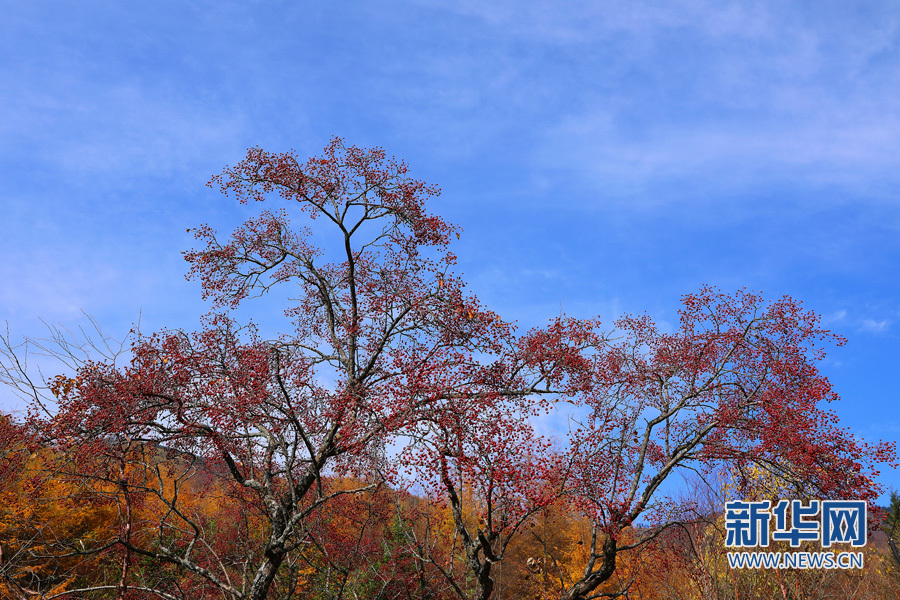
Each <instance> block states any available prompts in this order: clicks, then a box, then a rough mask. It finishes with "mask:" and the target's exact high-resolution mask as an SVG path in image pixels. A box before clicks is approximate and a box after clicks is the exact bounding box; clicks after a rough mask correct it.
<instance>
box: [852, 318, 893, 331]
mask: <svg viewBox="0 0 900 600" xmlns="http://www.w3.org/2000/svg"><path fill="white" fill-rule="evenodd" d="M890 324H891V322H890V320H888V319H883V320H881V321H876V320H875V319H863V321H862V325H861V326H860V328H859V330H860V331H865V332H867V333H883V332H885V331H887V329H888V326H889V325H890Z"/></svg>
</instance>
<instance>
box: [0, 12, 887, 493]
mask: <svg viewBox="0 0 900 600" xmlns="http://www.w3.org/2000/svg"><path fill="white" fill-rule="evenodd" d="M3 13H4V14H3V18H2V19H0V252H2V257H3V258H2V261H0V280H2V281H3V285H2V286H0V320H6V321H8V323H9V327H10V333H11V334H13V336H17V335H40V334H41V332H42V330H41V325H40V321H39V318H43V319H44V320H46V321H48V322H50V323H59V324H62V325H64V326H68V327H77V326H78V325H80V324H83V323H84V318H83V316H82V315H81V312H80V311H82V310H83V311H85V312H87V313H89V314H91V315H93V316H95V317H96V318H97V319H98V320H99V321H100V323H101V324H102V325H103V327H104V329H105V330H106V331H108V332H109V333H111V334H114V335H119V336H121V335H122V334H124V333H125V332H127V331H128V329H129V328H130V326H131V324H132V323H133V322H135V321H136V320H137V318H138V315H139V314H140V315H141V318H142V323H143V328H144V330H145V331H150V330H154V329H158V328H161V327H183V328H188V329H190V328H194V327H196V326H197V324H198V317H199V315H201V314H203V312H205V310H206V305H205V304H204V303H203V302H202V301H201V300H200V297H199V296H200V294H199V289H198V286H197V285H196V284H195V283H188V282H186V281H185V280H184V278H183V275H184V273H185V272H186V269H185V267H186V263H184V261H183V259H182V258H181V252H182V251H183V250H186V249H189V248H191V247H192V246H193V239H192V237H191V236H190V235H189V234H188V233H186V229H187V228H190V227H195V226H197V225H198V224H200V223H204V222H209V223H210V224H211V225H213V226H214V227H216V228H218V229H220V230H229V229H230V228H231V227H233V226H235V225H236V224H238V223H239V222H240V221H242V220H243V219H244V218H246V217H247V216H248V215H249V212H248V209H244V208H241V207H238V206H235V205H233V204H232V203H231V202H229V201H227V200H225V199H224V198H223V197H221V196H219V195H218V193H217V192H215V191H213V190H210V189H208V188H207V187H205V183H206V181H207V180H208V179H209V177H210V176H211V175H212V174H214V173H217V172H219V171H221V169H222V168H223V167H224V166H225V165H227V164H233V163H235V162H237V161H238V160H240V158H241V157H242V155H243V153H244V151H245V149H246V148H247V147H249V146H255V145H259V146H261V147H263V148H265V149H267V150H273V151H282V150H287V149H290V148H293V149H295V150H296V151H297V152H298V153H299V154H301V155H304V156H305V155H311V154H316V153H318V152H319V151H320V150H321V148H322V147H323V146H324V145H325V144H326V143H327V141H328V139H329V138H330V137H331V136H333V135H339V136H343V137H345V138H346V139H347V141H348V142H349V143H351V144H356V145H362V146H372V145H379V146H383V147H384V148H385V149H386V150H387V151H388V153H390V154H394V155H396V156H398V157H400V158H403V159H405V160H406V161H407V162H408V163H409V164H410V165H411V167H412V172H413V175H414V176H416V177H419V178H421V179H424V180H426V181H429V182H433V183H437V184H439V185H440V186H441V188H442V190H443V194H442V196H441V197H440V198H439V199H438V200H437V201H436V202H435V203H434V204H433V205H432V207H431V208H432V210H433V211H434V212H436V213H438V214H441V215H443V216H444V217H446V218H448V219H449V220H451V221H454V222H456V223H458V224H460V225H461V226H462V227H463V228H464V234H463V237H462V239H461V240H460V242H459V243H458V244H456V246H455V248H454V249H455V251H456V253H457V254H458V255H459V258H460V261H459V270H460V271H463V272H464V273H465V275H466V278H467V279H468V281H469V282H470V285H471V288H472V289H473V290H474V291H475V292H476V293H477V294H478V295H479V296H480V298H481V299H482V300H483V301H485V302H486V303H487V304H488V306H491V307H493V308H495V309H496V310H498V312H500V313H501V314H503V315H504V316H505V317H506V318H509V319H517V320H518V321H519V323H520V324H521V325H522V326H523V327H527V326H530V325H534V324H540V323H543V322H545V320H546V319H547V318H548V317H549V316H552V315H555V314H558V313H559V312H560V310H563V311H565V312H566V313H568V314H571V315H577V316H590V315H596V314H599V315H601V317H602V318H603V319H604V321H606V322H609V321H611V320H612V318H613V317H615V316H616V315H619V314H622V313H624V312H644V311H646V312H648V313H649V314H650V315H651V316H653V317H654V318H656V319H657V320H658V321H661V322H664V323H672V322H674V320H675V319H676V312H675V311H676V310H677V308H678V299H679V297H680V296H681V295H682V294H684V293H688V292H691V291H695V290H696V289H698V287H699V286H700V285H701V284H704V283H709V284H713V285H717V286H719V287H721V288H722V289H724V290H734V289H737V288H740V287H744V286H746V287H748V288H749V289H752V290H756V291H761V292H763V293H764V294H765V295H766V296H767V297H769V298H775V297H778V296H781V295H782V294H789V295H791V296H793V297H795V298H797V299H800V300H803V302H804V304H805V306H807V307H808V308H810V309H813V310H815V311H817V312H819V313H820V314H822V315H823V316H824V317H825V320H826V321H827V323H828V324H829V326H830V327H831V328H832V329H833V330H834V331H836V332H838V333H840V334H842V335H844V336H846V337H847V338H848V339H849V343H848V345H847V346H846V347H844V348H839V349H834V350H833V352H831V354H830V355H829V357H828V359H827V360H826V361H825V362H824V363H823V365H822V369H823V371H824V372H825V373H826V374H827V375H828V376H829V378H830V379H831V381H832V382H833V383H834V385H835V386H836V388H837V390H838V391H839V392H840V394H841V395H842V397H843V401H842V402H841V403H840V404H838V405H836V406H834V408H835V409H836V410H837V412H838V413H839V414H840V415H841V417H842V422H843V423H844V424H845V425H846V426H847V427H850V428H851V430H852V431H854V432H855V433H858V434H860V435H863V436H864V437H866V438H867V439H871V440H875V439H885V440H897V439H898V438H900V415H898V410H897V407H898V393H897V391H896V388H897V386H896V385H895V377H894V375H895V374H896V373H898V372H900V369H898V368H897V366H896V362H897V359H898V356H900V339H898V326H900V303H898V298H900V278H898V271H900V269H898V265H900V187H898V184H900V46H898V43H900V9H898V8H897V5H896V4H895V3H893V2H888V1H884V2H865V1H854V2H829V1H820V2H815V3H813V2H784V1H781V2H779V1H774V0H773V1H759V2H729V1H725V0H716V1H708V2H707V1H677V0H676V1H666V2H662V1H660V2H652V1H643V0H641V1H608V2H596V1H585V2H580V1H574V0H573V1H571V2H566V3H560V2H553V3H551V2H542V1H534V0H515V1H513V0H510V1H502V0H497V1H493V2H476V1H471V2H470V1H460V2H449V1H446V2H445V1H440V0H418V1H409V2H399V1H398V2H382V3H374V2H365V3H363V2H343V3H323V2H315V3H313V2H276V1H269V2H262V1H260V2H225V1H221V0H217V1H216V2H165V1H160V2H154V3H117V2H106V3H103V2H90V1H88V0H85V1H82V2H77V3H74V2H72V3H60V2H43V1H39V0H29V1H21V2H19V1H8V2H5V3H4V8H3ZM270 308H271V307H270ZM261 310H262V311H263V312H262V313H260V314H259V315H258V317H257V318H259V319H262V320H265V310H268V309H267V308H261ZM273 310H274V309H273ZM4 394H5V392H4ZM0 407H3V408H5V409H7V410H11V409H15V408H17V405H16V404H15V401H14V400H13V399H11V398H10V397H9V396H8V395H7V396H0ZM884 471H885V472H884V477H883V481H884V482H885V483H887V484H889V485H893V486H894V487H900V476H898V475H897V474H896V473H895V472H890V469H888V468H885V469H884Z"/></svg>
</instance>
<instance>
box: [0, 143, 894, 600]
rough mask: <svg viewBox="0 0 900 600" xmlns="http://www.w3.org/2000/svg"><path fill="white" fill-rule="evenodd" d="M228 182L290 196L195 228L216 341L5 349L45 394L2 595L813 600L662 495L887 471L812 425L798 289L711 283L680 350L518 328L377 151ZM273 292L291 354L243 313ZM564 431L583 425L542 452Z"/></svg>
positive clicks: (867, 489)
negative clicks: (244, 216)
mask: <svg viewBox="0 0 900 600" xmlns="http://www.w3.org/2000/svg"><path fill="white" fill-rule="evenodd" d="M211 185H214V186H218V187H219V188H220V189H221V191H222V192H223V193H224V194H225V195H226V196H231V197H234V198H235V199H237V200H238V201H239V202H241V203H248V202H251V201H252V202H254V203H255V202H266V203H268V204H271V203H279V205H278V206H277V207H276V208H273V209H268V210H263V211H261V212H260V213H259V214H258V216H256V217H253V218H251V219H249V220H247V221H246V222H245V223H243V224H242V225H240V226H238V227H237V228H236V229H235V230H234V231H233V232H232V233H231V234H230V235H226V236H220V234H219V233H218V232H216V231H214V230H213V229H212V228H211V227H209V226H206V225H203V226H200V227H198V228H197V229H196V230H195V236H196V239H197V241H198V243H199V245H200V247H199V248H198V249H194V250H190V251H188V252H186V253H185V259H186V260H187V262H188V263H189V264H190V272H189V278H190V279H194V280H197V281H199V282H200V285H201V286H202V290H203V295H204V297H205V298H207V299H209V300H210V301H211V303H212V312H211V313H210V314H208V315H207V316H206V317H205V318H204V321H203V323H204V325H203V327H202V328H201V330H199V331H196V332H192V333H191V332H184V331H179V330H172V331H159V332H155V333H151V334H142V333H140V332H134V334H133V336H132V338H131V339H130V340H129V345H128V346H127V347H126V348H125V350H124V351H123V352H122V353H120V354H118V355H116V356H109V355H106V356H105V357H104V356H101V355H93V356H91V355H89V356H88V358H86V359H85V358H79V359H78V360H77V361H75V364H74V370H73V371H69V372H67V373H66V374H60V375H58V376H56V377H54V378H51V379H49V380H46V381H41V380H39V379H35V378H32V377H29V376H28V373H27V372H26V369H25V368H24V366H23V365H25V362H24V361H22V360H18V359H19V354H20V353H21V352H20V351H17V348H16V347H14V345H13V344H11V343H10V341H9V340H8V339H5V340H4V342H5V343H6V345H5V348H6V350H5V352H4V353H3V357H4V360H3V365H2V366H3V370H2V372H0V375H2V376H3V381H4V382H5V383H6V384H7V385H8V386H11V387H12V388H15V389H17V390H18V391H19V392H20V393H22V394H24V395H26V396H27V397H29V398H31V399H32V405H31V409H30V417H29V418H28V419H27V421H26V422H23V423H16V422H13V421H12V420H11V419H10V418H7V417H3V418H2V419H0V494H2V497H3V506H4V508H3V509H2V513H0V519H2V521H0V551H2V554H0V594H3V595H4V597H6V596H8V597H10V598H38V597H41V598H47V599H49V598H53V597H66V596H68V597H85V598H104V597H116V598H166V599H182V598H183V599H187V598H226V599H229V600H262V599H263V598H273V599H274V598H279V599H281V598H284V599H288V598H316V599H326V598H328V599H335V600H337V599H341V598H348V599H349V598H355V599H363V598H367V599H384V600H387V599H395V598H396V599H400V598H408V599H413V598H415V599H422V600H424V599H433V600H440V599H444V598H459V599H462V600H468V599H478V600H487V599H488V598H554V599H556V598H561V599H565V600H585V599H587V598H599V597H615V596H616V595H627V597H631V598H722V599H724V598H732V597H734V598H735V599H736V598H738V597H740V598H749V597H755V596H752V595H748V594H751V592H750V591H749V590H751V589H753V590H757V591H759V590H775V589H776V588H777V590H779V591H780V592H781V593H783V594H785V595H784V597H785V598H787V597H810V596H804V595H803V594H804V593H805V592H803V591H802V590H805V589H808V588H810V586H811V585H813V584H811V583H810V582H803V581H800V579H802V578H800V579H798V577H794V576H793V575H790V574H781V573H778V574H776V580H773V581H775V583H773V582H772V581H769V580H766V582H765V585H763V584H762V583H761V584H759V585H758V586H757V587H755V588H754V587H753V585H756V583H753V584H750V583H747V581H744V580H743V579H740V577H737V576H735V574H734V573H728V572H726V571H724V570H723V569H722V568H721V559H719V558H716V556H717V555H720V554H721V548H722V546H721V539H720V538H721V536H720V535H719V534H718V533H717V532H718V531H719V530H718V529H717V528H716V527H717V525H716V522H715V517H714V512H715V510H721V506H719V507H718V509H714V510H712V512H710V511H707V512H705V513H703V512H702V511H698V509H697V506H698V503H697V502H696V498H689V497H688V498H681V497H678V496H677V494H674V493H673V492H672V491H671V490H672V489H674V487H673V486H675V487H677V484H674V483H672V482H673V481H675V480H676V478H677V481H683V479H682V476H683V475H684V474H686V473H694V474H699V475H700V476H701V478H705V480H706V481H708V482H713V483H715V482H716V481H717V480H716V477H717V475H716V474H720V473H722V472H728V473H729V474H730V480H729V483H728V486H729V487H728V488H727V494H731V496H729V497H742V496H746V495H748V494H753V493H759V492H760V490H768V491H771V490H773V489H780V490H783V491H789V492H790V494H792V495H793V497H798V498H800V497H804V498H805V497H817V498H854V499H862V500H867V501H870V502H872V501H874V499H875V498H877V496H878V494H879V493H880V488H879V487H878V485H877V484H876V483H875V480H874V477H875V476H876V475H877V471H875V465H876V464H877V463H879V462H888V463H889V464H893V461H894V460H895V453H894V448H893V446H892V445H890V444H885V443H877V444H867V443H865V442H863V441H862V440H859V439H856V438H854V437H853V436H851V435H850V434H849V433H848V432H847V431H846V430H844V429H842V428H840V427H839V426H838V423H837V417H836V415H835V414H834V413H833V412H831V411H829V410H827V409H826V408H825V405H826V404H827V403H829V402H832V401H835V400H837V399H838V397H837V394H836V393H835V392H834V390H833V389H832V388H831V386H830V384H829V382H828V380H827V378H826V377H825V376H824V375H823V374H821V373H820V372H819V371H818V369H817V366H816V365H817V363H818V361H819V360H820V359H821V358H822V357H823V356H824V352H825V348H826V347H827V346H828V345H837V346H840V345H841V344H842V343H843V340H842V339H840V338H839V337H837V336H834V335H833V334H831V333H829V332H828V331H827V330H825V329H823V328H822V326H821V324H820V321H819V318H818V317H817V316H816V315H815V314H814V313H813V312H811V311H808V310H805V309H804V308H803V307H802V306H801V305H800V303H798V302H796V301H794V300H792V299H790V298H786V297H785V298H781V299H777V300H775V301H766V300H765V299H764V298H763V297H762V296H760V295H758V294H755V293H751V292H748V291H744V290H741V291H738V292H735V293H731V294H729V293H723V292H721V291H719V290H716V289H714V288H709V287H704V288H702V289H700V290H699V291H698V292H696V293H693V294H688V295H686V296H684V297H683V298H682V308H681V310H680V313H679V315H680V320H679V322H678V324H677V325H675V326H674V327H672V328H671V330H669V329H663V328H661V327H659V326H657V325H656V324H654V322H653V321H652V320H651V319H650V318H649V317H647V316H625V317H623V318H621V319H619V320H618V321H617V322H615V323H614V324H613V326H612V327H611V328H609V329H603V328H602V326H601V323H600V322H599V320H597V319H575V318H569V317H566V316H559V317H556V318H554V319H551V320H550V322H549V323H548V325H546V326H545V327H541V328H536V329H533V330H531V331H527V332H519V331H517V329H516V327H515V325H514V324H513V323H510V322H507V321H505V320H503V319H502V318H501V317H500V316H499V315H498V314H496V313H495V312H493V311H491V310H490V309H488V308H487V307H485V306H484V305H482V304H481V303H480V302H479V301H478V299H477V297H476V296H475V295H474V294H472V293H471V292H469V291H468V290H467V289H466V287H465V284H464V282H463V281H462V279H461V278H460V277H459V276H458V275H456V274H455V273H454V271H453V267H454V264H455V260H456V259H455V256H454V255H453V254H452V252H450V249H449V248H450V245H451V244H452V242H453V241H454V240H455V239H458V238H459V236H460V233H461V230H460V229H459V228H458V227H457V226H455V225H453V224H451V223H447V222H446V221H444V220H443V219H441V218H440V217H438V216H435V215H432V214H430V213H428V212H427V209H426V203H427V201H428V200H429V199H431V198H432V197H434V196H436V195H437V194H438V192H439V191H438V189H437V188H436V187H435V186H432V185H428V184H426V183H424V182H421V181H418V180H416V179H413V178H412V177H411V176H410V175H409V168H408V167H407V165H406V164H404V163H402V162H399V161H397V160H395V159H393V158H389V157H388V156H387V155H386V154H385V152H384V151H383V150H381V149H378V148H375V149H363V148H357V147H353V146H347V145H345V144H344V143H343V141H342V140H340V139H337V138H336V139H334V140H332V141H331V143H330V144H329V145H328V146H327V147H326V148H325V151H324V153H323V154H322V155H321V156H319V157H314V158H311V159H309V160H306V161H301V160H300V159H298V158H297V157H296V156H295V155H294V154H293V153H283V154H276V153H269V152H265V151H263V150H261V149H258V148H254V149H251V150H250V151H249V152H248V154H247V156H246V158H245V159H244V160H243V161H241V162H240V163H238V164H237V165H235V166H233V167H230V168H227V169H226V170H225V171H224V172H223V173H222V174H220V175H218V176H216V177H214V178H213V180H212V182H211ZM303 219H307V221H306V223H305V225H295V224H294V223H293V221H294V220H303ZM308 220H314V221H315V222H310V221H308ZM269 293H277V294H282V295H283V296H284V297H285V298H286V300H285V306H284V310H283V314H284V317H285V319H286V321H285V322H286V323H288V324H289V325H288V326H286V328H285V331H284V332H283V333H282V334H281V335H280V336H279V337H277V339H264V338H263V337H262V336H260V335H259V333H258V332H257V329H256V327H255V326H254V325H253V324H252V323H239V322H238V319H237V317H236V314H237V312H236V309H238V308H239V307H242V306H243V305H245V304H246V303H248V302H250V301H251V299H252V298H254V297H256V296H260V295H263V294H269ZM56 341H57V342H59V348H61V350H62V351H63V352H64V351H66V349H71V347H72V346H71V345H69V344H70V343H69V342H67V341H66V340H64V339H63V338H57V339H56ZM43 347H46V345H44V346H43ZM17 352H18V353H17ZM79 356H83V355H80V354H79ZM68 358H73V355H72V353H71V352H70V353H69V355H68ZM70 364H71V363H70ZM549 413H553V414H554V415H559V416H561V417H563V418H568V419H569V423H570V425H569V427H568V429H567V430H565V431H560V432H559V435H557V436H556V437H555V438H554V439H546V438H544V437H542V436H540V435H538V434H537V433H536V431H535V429H534V425H535V423H537V422H539V421H538V420H539V419H540V418H541V417H542V415H546V414H549ZM667 482H668V483H667ZM724 497H725V496H724V495H722V496H721V497H720V499H722V498H724ZM892 539H893V538H892ZM891 547H893V545H892V546H891ZM873 552H876V551H874V550H873ZM873 556H874V558H873V559H872V561H870V563H869V564H881V562H879V561H882V559H881V558H878V557H877V556H875V555H874V554H873ZM878 556H880V555H878ZM716 561H719V562H716ZM882 562H883V561H882ZM885 564H886V565H888V564H889V563H887V562H885ZM885 569H887V567H885ZM869 575H871V574H869ZM869 575H867V576H869ZM876 575H877V577H876ZM871 576H872V577H873V578H874V579H873V580H872V581H875V579H877V578H878V577H881V578H882V579H883V580H884V581H882V579H878V583H877V585H876V583H872V586H873V587H871V588H866V589H870V590H875V589H876V588H877V589H878V590H888V589H895V588H891V587H890V585H893V584H890V585H889V583H890V582H889V578H890V577H891V576H893V575H890V574H889V573H887V571H885V574H884V575H883V576H882V575H881V574H880V573H876V574H875V575H871ZM779 577H780V579H778V578H779ZM791 577H794V579H791ZM729 578H730V579H729ZM829 581H831V580H829ZM833 582H837V583H834V585H835V586H844V587H841V588H840V589H843V590H844V591H845V592H847V590H849V588H848V587H847V585H849V584H846V582H845V581H844V580H843V579H841V578H840V577H837V578H833ZM776 584H777V586H780V587H777V586H776V587H772V586H773V585H776ZM795 584H796V585H795ZM845 584H846V585H845ZM816 585H819V587H820V588H821V587H822V586H823V585H825V584H823V583H821V582H819V583H818V584H816ZM828 585H831V583H829V584H828ZM767 586H768V587H767ZM791 586H794V587H791ZM803 586H806V587H803ZM878 586H881V587H878ZM810 589H811V588H810ZM835 589H837V588H835ZM860 589H862V588H860ZM788 590H794V591H791V592H790V593H791V594H792V595H790V596H788V595H786V594H787V593H788ZM797 590H800V591H797ZM752 593H756V592H752ZM759 593H763V592H759ZM847 593H849V592H847ZM853 593H856V592H853ZM873 593H874V592H873ZM878 593H881V591H879V592H878ZM885 593H886V592H885ZM760 597H762V596H760ZM844 597H852V594H851V595H848V596H844Z"/></svg>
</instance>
